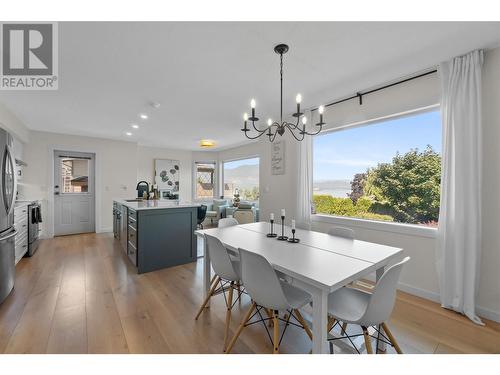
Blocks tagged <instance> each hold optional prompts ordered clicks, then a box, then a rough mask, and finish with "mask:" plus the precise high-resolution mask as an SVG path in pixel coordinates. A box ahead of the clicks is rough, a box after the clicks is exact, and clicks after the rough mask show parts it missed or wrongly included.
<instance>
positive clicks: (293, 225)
mask: <svg viewBox="0 0 500 375" xmlns="http://www.w3.org/2000/svg"><path fill="white" fill-rule="evenodd" d="M292 229H295V220H292Z"/></svg>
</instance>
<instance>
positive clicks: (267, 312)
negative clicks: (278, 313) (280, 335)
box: [264, 308, 273, 327]
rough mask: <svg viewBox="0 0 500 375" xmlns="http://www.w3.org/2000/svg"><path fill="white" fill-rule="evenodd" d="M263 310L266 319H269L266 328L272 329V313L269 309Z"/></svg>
mask: <svg viewBox="0 0 500 375" xmlns="http://www.w3.org/2000/svg"><path fill="white" fill-rule="evenodd" d="M264 310H266V314H267V317H268V318H269V320H268V322H267V326H268V327H272V326H273V311H272V310H271V309H266V308H264Z"/></svg>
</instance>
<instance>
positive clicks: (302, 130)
mask: <svg viewBox="0 0 500 375" xmlns="http://www.w3.org/2000/svg"><path fill="white" fill-rule="evenodd" d="M274 52H276V53H277V54H279V55H280V84H281V86H280V121H279V122H278V121H274V122H273V120H271V119H268V120H267V128H265V129H259V128H258V127H257V126H256V125H255V123H256V122H258V121H259V118H258V117H257V116H256V115H255V104H256V103H255V99H252V100H251V102H250V107H251V112H252V115H251V116H250V117H249V116H248V113H245V114H244V115H243V120H244V126H243V129H241V131H243V132H244V133H245V136H246V137H247V138H248V139H257V138H259V137H261V136H263V135H264V134H265V135H267V136H268V137H269V141H270V142H274V139H275V138H276V135H277V134H279V135H280V136H282V135H283V134H284V133H285V130H286V129H288V130H289V131H290V133H291V134H292V135H293V137H294V138H295V139H296V140H297V141H302V140H303V139H304V138H305V136H306V135H316V134H318V133H319V132H320V131H321V129H322V127H323V125H324V124H325V123H324V122H323V112H324V110H325V107H324V106H320V107H319V108H318V113H319V122H318V123H317V124H316V130H315V131H313V132H309V131H307V130H306V125H307V117H306V116H305V115H304V113H302V112H300V103H301V102H302V95H300V94H297V96H296V98H295V100H296V102H297V111H296V112H295V113H294V114H293V115H292V116H293V117H295V120H294V121H293V122H288V121H283V55H284V54H285V53H287V52H288V46H287V45H286V44H278V45H277V46H276V47H274ZM249 121H250V122H251V123H252V128H253V130H254V131H255V132H257V134H256V135H255V136H254V135H249V134H248V133H249V132H251V131H252V130H251V129H249V127H248V122H249Z"/></svg>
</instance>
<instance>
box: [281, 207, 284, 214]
mask: <svg viewBox="0 0 500 375" xmlns="http://www.w3.org/2000/svg"><path fill="white" fill-rule="evenodd" d="M281 216H285V209H284V208H282V209H281Z"/></svg>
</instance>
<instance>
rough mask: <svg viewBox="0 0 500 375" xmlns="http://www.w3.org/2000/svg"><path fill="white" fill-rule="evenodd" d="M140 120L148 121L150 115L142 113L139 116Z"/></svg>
mask: <svg viewBox="0 0 500 375" xmlns="http://www.w3.org/2000/svg"><path fill="white" fill-rule="evenodd" d="M139 117H140V118H142V119H143V120H147V119H148V115H146V114H145V113H141V114H140V115H139Z"/></svg>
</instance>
